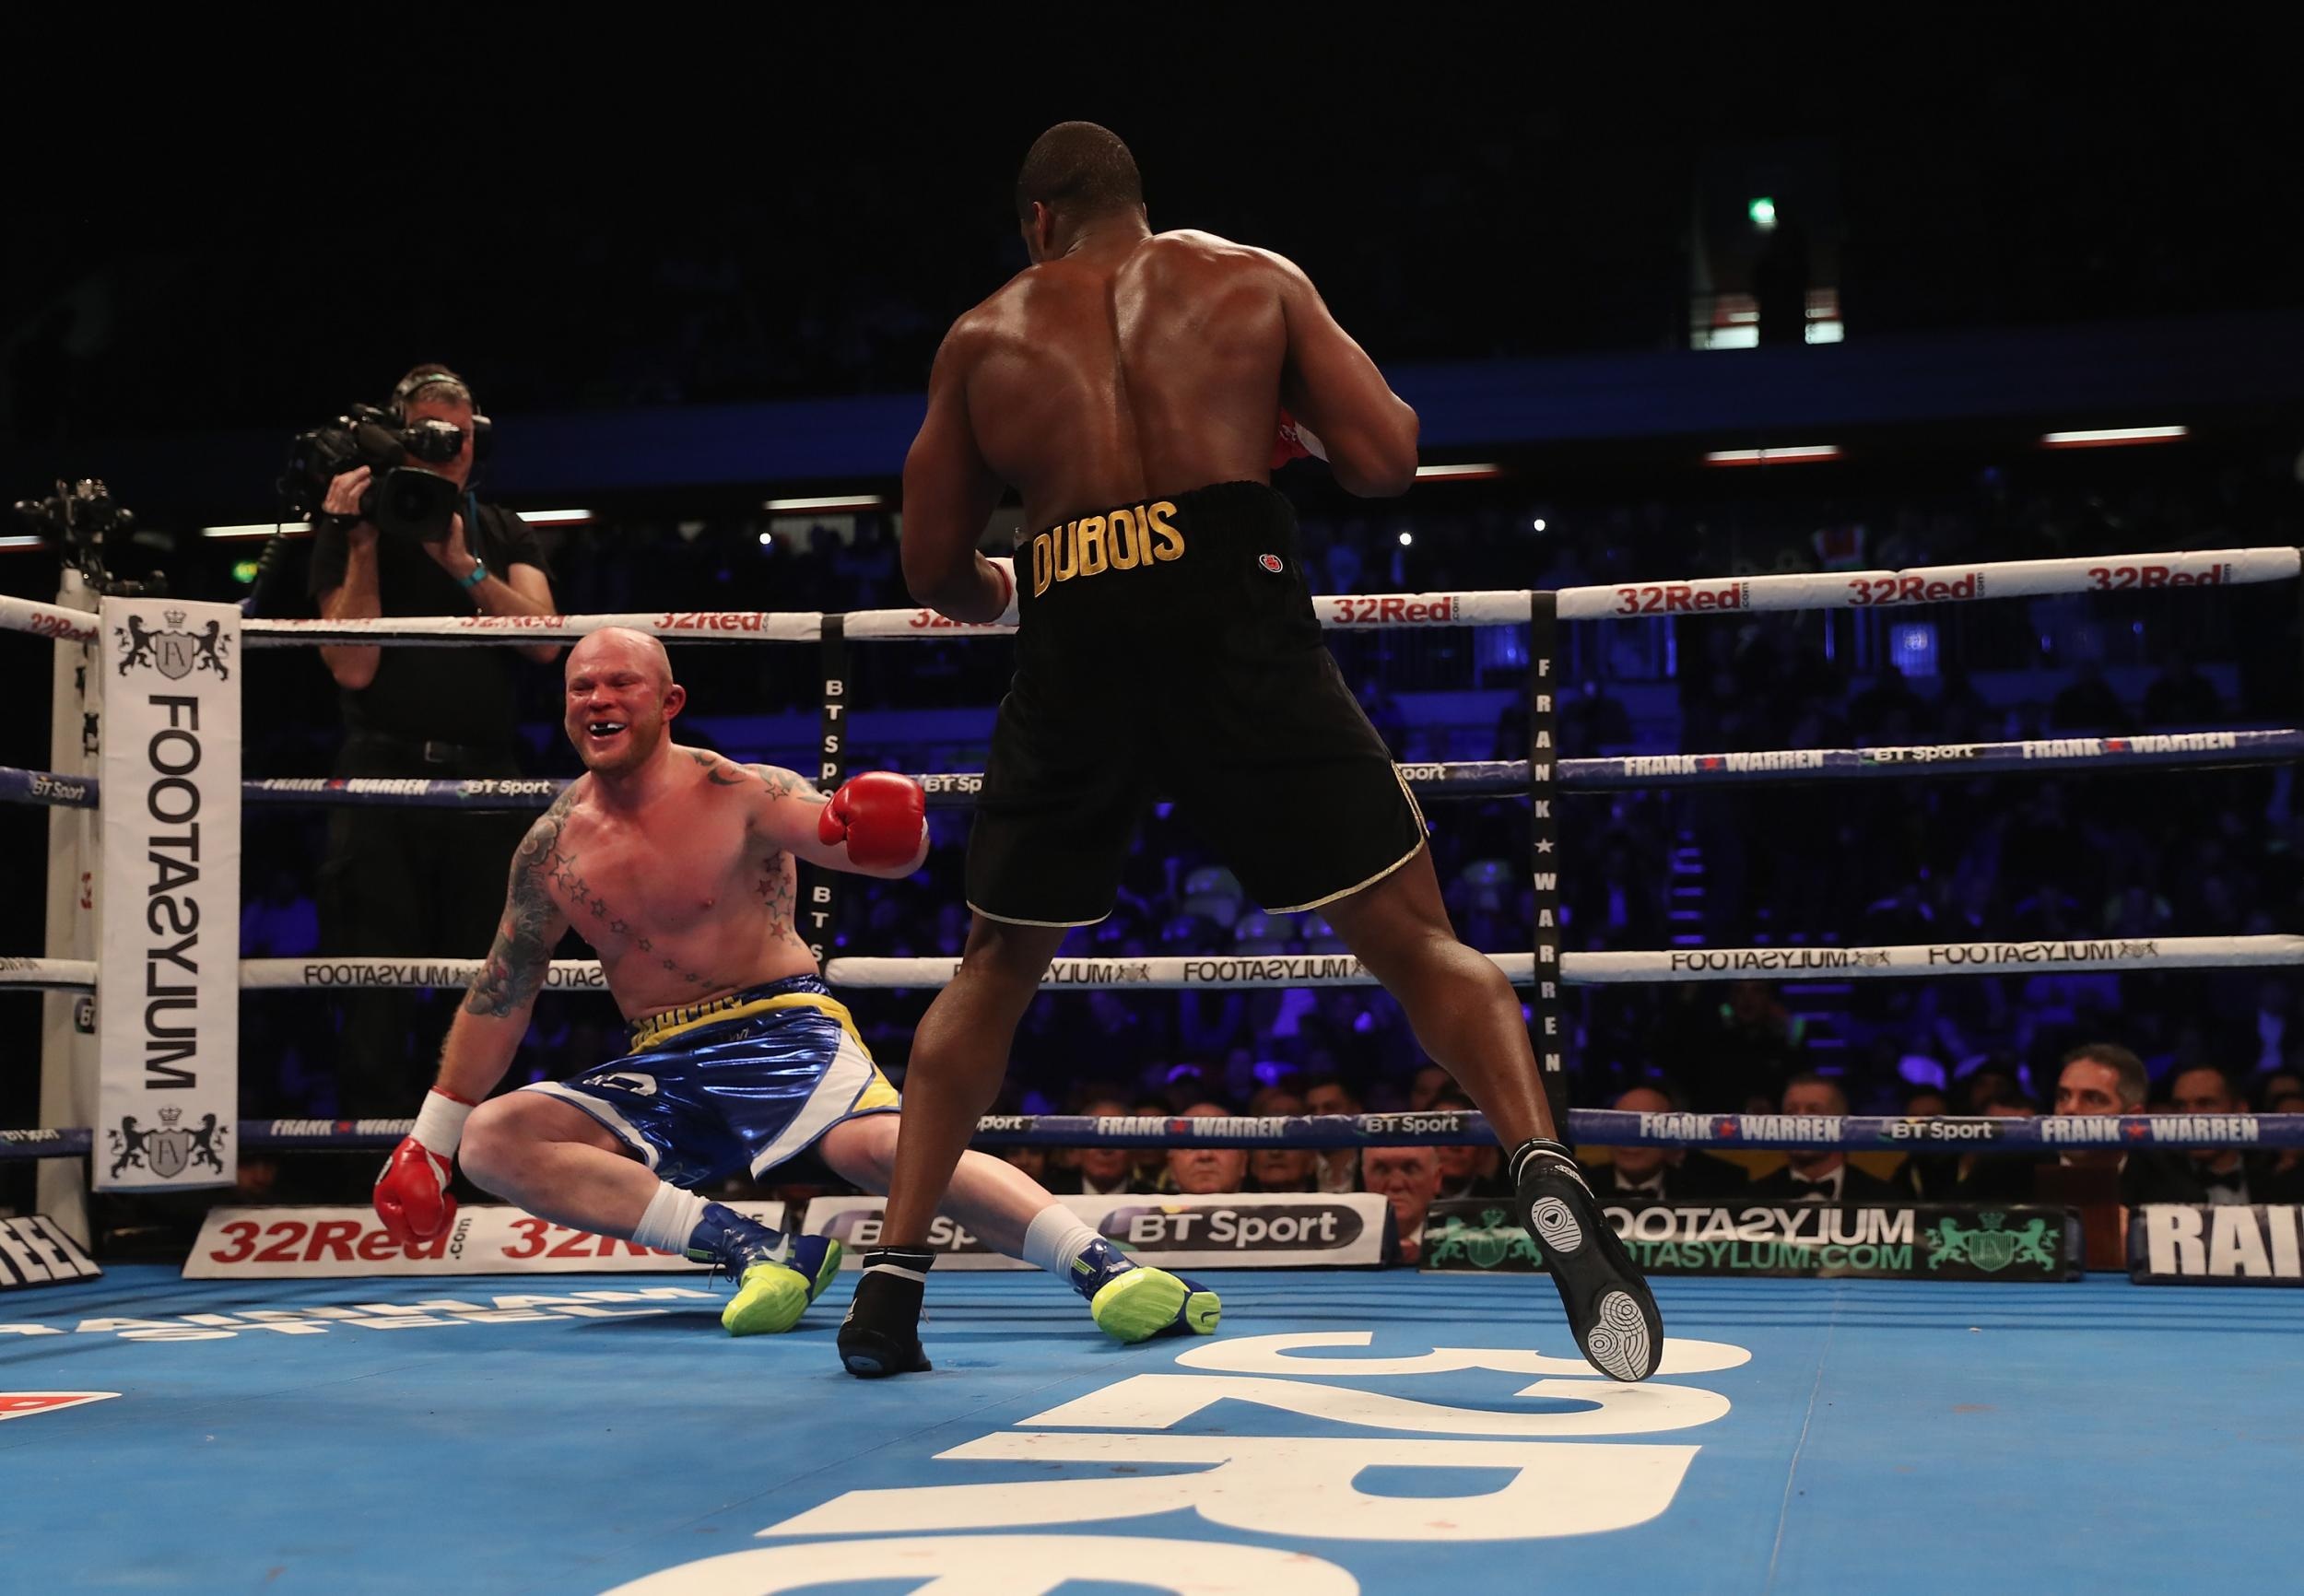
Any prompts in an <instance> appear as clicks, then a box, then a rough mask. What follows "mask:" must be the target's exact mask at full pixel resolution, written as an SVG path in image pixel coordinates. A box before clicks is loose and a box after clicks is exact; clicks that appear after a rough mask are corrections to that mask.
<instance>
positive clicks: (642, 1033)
mask: <svg viewBox="0 0 2304 1596" xmlns="http://www.w3.org/2000/svg"><path fill="white" fill-rule="evenodd" d="M802 1008H805V1009H817V1010H818V1011H820V1012H822V1013H824V1014H828V1015H831V1016H832V1017H833V1018H834V1019H836V1020H838V1021H839V1022H840V1029H841V1030H844V1031H846V1032H847V1033H848V1035H849V1037H850V1038H851V1039H852V1040H853V1041H854V1042H855V1044H856V1046H857V1047H858V1048H861V1049H863V1050H864V1057H865V1058H867V1059H869V1058H870V1057H872V1050H871V1049H870V1048H866V1047H864V1033H863V1032H861V1031H859V1030H857V1029H856V1016H855V1015H852V1014H850V1013H849V1012H848V1005H847V1004H846V1003H841V1002H840V1000H839V999H838V998H835V997H827V996H826V995H825V994H824V993H822V992H779V993H777V994H776V995H775V996H774V997H764V998H762V997H746V995H745V994H744V993H742V992H729V993H727V994H726V995H725V996H723V997H716V998H706V999H705V1000H704V1001H703V1002H702V1003H683V1004H681V1005H680V1006H679V1007H678V1008H675V1009H666V1010H664V1012H663V1013H662V1014H654V1015H649V1016H648V1017H647V1018H646V1019H644V1020H634V1021H633V1022H632V1027H631V1037H630V1041H631V1045H630V1046H629V1047H628V1048H627V1049H626V1050H625V1051H627V1052H632V1053H638V1052H644V1051H646V1050H648V1049H650V1048H652V1047H655V1046H657V1045H658V1044H659V1043H661V1042H664V1041H666V1040H668V1039H671V1038H673V1037H676V1036H678V1035H679V1034H680V1033H681V1032H683V1031H688V1030H693V1029H695V1028H696V1027H698V1026H705V1025H720V1024H722V1023H723V1022H725V1021H728V1020H740V1019H748V1018H750V1017H751V1016H752V1015H763V1014H769V1013H771V1012H773V1011H775V1010H777V1009H802Z"/></svg>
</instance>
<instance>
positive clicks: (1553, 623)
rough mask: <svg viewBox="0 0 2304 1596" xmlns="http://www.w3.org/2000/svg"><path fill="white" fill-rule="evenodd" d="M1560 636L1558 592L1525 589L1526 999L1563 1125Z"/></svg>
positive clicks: (1548, 1091)
mask: <svg viewBox="0 0 2304 1596" xmlns="http://www.w3.org/2000/svg"><path fill="white" fill-rule="evenodd" d="M1559 640H1560V623H1559V601H1558V597H1557V596H1556V595H1555V594H1552V593H1530V594H1529V595H1528V797H1529V805H1530V807H1529V843H1528V848H1529V870H1530V874H1531V877H1532V879H1533V881H1534V886H1535V910H1536V912H1535V915H1534V921H1535V933H1536V941H1535V955H1536V968H1535V986H1534V989H1533V991H1534V996H1533V997H1532V998H1531V999H1530V1001H1529V1004H1528V1014H1529V1021H1530V1024H1531V1027H1533V1029H1534V1042H1535V1048H1536V1062H1537V1063H1538V1065H1539V1066H1541V1068H1540V1070H1539V1074H1540V1075H1541V1077H1542V1079H1543V1082H1544V1094H1545V1097H1546V1101H1547V1102H1549V1103H1550V1104H1551V1107H1552V1122H1553V1123H1554V1124H1555V1125H1557V1126H1558V1127H1560V1129H1561V1130H1562V1131H1563V1132H1565V1131H1566V1129H1567V1126H1568V1072H1567V1053H1566V1050H1567V1047H1568V1037H1567V1023H1566V1022H1567V1015H1566V1014H1565V1012H1564V1011H1565V1006H1566V1005H1564V1004H1563V1003H1561V1001H1560V863H1559V861H1560V823H1559V819H1558V816H1555V815H1554V814H1553V812H1552V804H1553V801H1554V800H1555V799H1556V798H1557V797H1558V784H1557V782H1556V780H1555V776H1554V770H1553V766H1554V762H1555V758H1556V757H1557V756H1558V752H1559V736H1558V713H1557V711H1556V710H1554V708H1553V691H1552V688H1553V675H1552V661H1553V658H1554V656H1555V655H1556V654H1557V653H1558V649H1559Z"/></svg>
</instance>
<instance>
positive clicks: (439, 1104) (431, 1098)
mask: <svg viewBox="0 0 2304 1596" xmlns="http://www.w3.org/2000/svg"><path fill="white" fill-rule="evenodd" d="M471 1117H472V1105H471V1104H469V1103H459V1102H458V1101H456V1099H455V1098H453V1097H449V1096H447V1095H446V1094H445V1093H442V1092H427V1093H425V1094H424V1106H423V1107H422V1108H421V1109H417V1111H416V1129H415V1130H413V1131H411V1132H408V1134H409V1135H411V1136H414V1137H415V1138H416V1139H417V1141H418V1142H420V1143H422V1144H424V1145H425V1146H426V1147H427V1148H428V1149H429V1150H430V1151H432V1152H434V1153H437V1154H438V1155H439V1156H441V1157H442V1158H445V1159H447V1160H448V1161H449V1162H451V1163H453V1162H454V1161H455V1157H456V1144H457V1143H458V1142H460V1141H462V1140H463V1139H464V1121H466V1120H468V1119H470V1118H471Z"/></svg>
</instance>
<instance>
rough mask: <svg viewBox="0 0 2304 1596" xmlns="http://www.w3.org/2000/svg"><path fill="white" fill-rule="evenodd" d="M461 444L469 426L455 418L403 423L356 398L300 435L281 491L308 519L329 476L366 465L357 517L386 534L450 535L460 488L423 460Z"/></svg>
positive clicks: (436, 461) (445, 457) (440, 460)
mask: <svg viewBox="0 0 2304 1596" xmlns="http://www.w3.org/2000/svg"><path fill="white" fill-rule="evenodd" d="M463 448H464V428H461V427H458V426H456V425H455V424H454V423H453V422H449V421H439V420H426V421H416V422H406V423H404V422H403V421H401V419H400V418H399V417H398V416H397V415H395V414H394V412H392V411H390V410H385V409H381V408H379V407H378V406H376V405H353V406H352V408H351V410H350V411H349V412H348V413H347V414H346V415H343V416H339V417H336V418H335V421H334V422H332V423H330V424H329V425H328V426H325V427H315V428H312V430H311V431H309V432H300V433H298V434H297V435H296V437H295V439H294V440H292V441H291V442H290V443H289V445H288V470H287V471H286V472H285V473H283V474H282V475H281V477H280V497H281V499H283V500H284V501H285V502H286V503H287V505H288V510H289V512H290V513H291V514H293V515H296V516H300V517H302V518H305V519H308V520H309V519H310V518H311V517H312V516H313V515H314V514H316V513H318V511H319V510H320V507H321V505H322V504H323V502H324V501H325V500H326V499H327V497H328V485H329V484H330V483H332V482H334V481H335V479H336V478H337V477H339V476H342V475H344V474H345V473H346V472H347V471H352V470H355V469H357V468H358V467H359V466H362V465H365V466H367V467H368V468H369V472H370V482H369V485H368V491H367V492H365V493H363V494H362V495H360V510H359V513H360V519H361V520H363V521H368V522H374V523H375V525H376V526H377V528H378V529H379V530H381V531H382V532H383V533H384V534H385V535H387V536H391V537H410V538H415V539H417V541H418V542H422V543H439V542H441V541H443V540H444V539H445V538H446V537H447V536H448V534H449V532H450V530H451V522H453V520H454V518H455V513H456V500H457V499H460V498H462V497H463V489H461V488H459V487H457V486H456V485H455V484H454V483H453V482H452V481H450V480H449V479H448V478H447V477H445V476H442V475H441V474H440V473H439V472H437V471H429V470H427V469H425V467H426V466H427V465H441V464H446V463H447V462H449V461H451V460H453V459H455V458H456V455H457V453H458V452H460V451H461V450H462V449H463Z"/></svg>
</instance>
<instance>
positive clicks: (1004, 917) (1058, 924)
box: [968, 903, 1112, 931]
mask: <svg viewBox="0 0 2304 1596" xmlns="http://www.w3.org/2000/svg"><path fill="white" fill-rule="evenodd" d="M968 908H969V912H970V913H971V914H981V915H982V916H983V917H984V918H985V919H986V920H996V921H999V922H1000V923H1001V924H1002V925H1037V926H1040V927H1041V928H1042V929H1043V930H1047V931H1077V930H1079V929H1080V927H1082V926H1084V925H1101V924H1103V923H1104V922H1105V921H1108V920H1110V919H1111V917H1112V911H1111V909H1106V910H1105V911H1104V912H1103V913H1101V914H1099V915H1098V916H1097V917H1096V918H1095V919H1094V920H1018V919H1017V917H1016V916H1015V915H1013V914H994V913H993V911H992V910H991V909H984V908H981V907H979V906H978V905H976V904H973V903H971V904H970V905H969V906H968Z"/></svg>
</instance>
